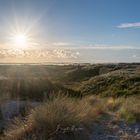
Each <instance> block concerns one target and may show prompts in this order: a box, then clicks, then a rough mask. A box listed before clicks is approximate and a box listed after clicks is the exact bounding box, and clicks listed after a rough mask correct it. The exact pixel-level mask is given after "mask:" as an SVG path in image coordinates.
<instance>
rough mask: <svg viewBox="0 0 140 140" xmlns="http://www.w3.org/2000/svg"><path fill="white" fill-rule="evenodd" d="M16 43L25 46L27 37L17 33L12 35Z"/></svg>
mask: <svg viewBox="0 0 140 140" xmlns="http://www.w3.org/2000/svg"><path fill="white" fill-rule="evenodd" d="M14 40H15V43H16V45H19V46H26V45H27V42H28V37H27V36H26V35H25V34H17V35H15V36H14Z"/></svg>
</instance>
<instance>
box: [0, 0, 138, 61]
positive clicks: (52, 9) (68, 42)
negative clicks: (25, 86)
mask: <svg viewBox="0 0 140 140" xmlns="http://www.w3.org/2000/svg"><path fill="white" fill-rule="evenodd" d="M139 13H140V1H139V0H0V21H1V22H0V47H1V48H0V49H1V52H2V53H1V52H0V56H1V57H0V60H1V61H2V62H8V61H9V60H11V59H10V57H11V56H12V55H13V54H12V55H11V54H10V53H9V52H7V50H6V52H3V49H7V48H8V49H9V48H10V49H11V50H13V49H15V45H14V43H13V44H12V43H11V42H12V41H11V40H10V39H9V38H10V35H11V34H12V33H15V34H16V32H17V30H18V31H20V32H21V33H22V32H25V31H26V32H27V34H28V36H30V45H28V47H27V48H28V49H29V48H31V49H42V48H43V50H45V51H46V50H49V52H48V51H46V53H45V54H43V52H44V51H43V52H40V55H39V58H38V57H37V61H44V62H45V61H60V62H61V61H66V62H68V61H69V62H139V61H140V46H139V45H140V14H139ZM9 46H10V47H9ZM27 48H26V49H27ZM20 49H21V48H20ZM20 49H19V48H18V50H20ZM22 50H23V48H22ZM20 51H21V50H20ZM15 53H17V54H14V55H15V56H16V57H19V56H20V55H21V54H20V53H19V51H17V52H15ZM30 53H31V55H32V59H30V58H29V57H27V58H26V54H24V55H25V56H24V58H22V60H21V61H24V60H26V61H28V59H30V61H32V60H34V59H33V57H35V56H33V54H32V52H31V51H30ZM55 53H56V55H58V58H59V59H58V58H57V57H56V55H55ZM47 54H48V55H50V56H51V57H50V56H46V55H47ZM41 56H43V57H42V58H41ZM54 56H55V57H54ZM47 57H50V58H47ZM20 58H21V56H20ZM60 58H61V59H60ZM14 62H16V58H14Z"/></svg>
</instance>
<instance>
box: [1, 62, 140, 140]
mask: <svg viewBox="0 0 140 140" xmlns="http://www.w3.org/2000/svg"><path fill="white" fill-rule="evenodd" d="M0 95H1V96H0V132H1V139H2V140H3V139H4V140H5V139H6V140H12V139H13V140H139V139H140V109H139V108H140V102H139V100H140V64H139V63H118V64H113V63H112V64H67V65H39V64H38V65H33V64H18V65H4V64H1V65H0Z"/></svg>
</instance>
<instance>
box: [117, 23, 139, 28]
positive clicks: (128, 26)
mask: <svg viewBox="0 0 140 140" xmlns="http://www.w3.org/2000/svg"><path fill="white" fill-rule="evenodd" d="M117 28H140V22H133V23H122V24H120V25H119V26H117Z"/></svg>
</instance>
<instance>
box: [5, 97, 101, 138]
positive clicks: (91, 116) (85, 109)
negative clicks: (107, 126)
mask: <svg viewBox="0 0 140 140" xmlns="http://www.w3.org/2000/svg"><path fill="white" fill-rule="evenodd" d="M101 112H102V111H101V107H100V106H93V105H91V104H90V103H89V101H88V98H87V99H82V100H79V99H72V98H68V97H57V98H54V99H52V100H50V101H47V102H46V103H44V104H43V105H41V106H39V107H37V108H35V109H34V110H32V111H31V114H30V115H29V116H28V117H27V119H26V121H24V122H23V121H21V120H16V121H15V124H13V125H12V126H11V127H10V128H9V130H8V131H7V132H6V138H5V139H7V140H9V139H10V140H29V139H32V140H37V139H39V140H47V139H49V138H50V137H51V136H52V135H53V134H54V135H55V132H56V130H57V128H58V126H59V127H60V128H61V130H63V129H65V128H69V131H71V128H73V127H74V128H76V130H78V129H81V128H82V129H85V128H86V127H87V126H89V124H91V123H92V122H93V121H94V120H96V119H97V118H98V116H99V115H100V113H101ZM79 137H80V135H79ZM78 139H79V138H78ZM78 139H77V140H78ZM80 139H81V138H80Z"/></svg>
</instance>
